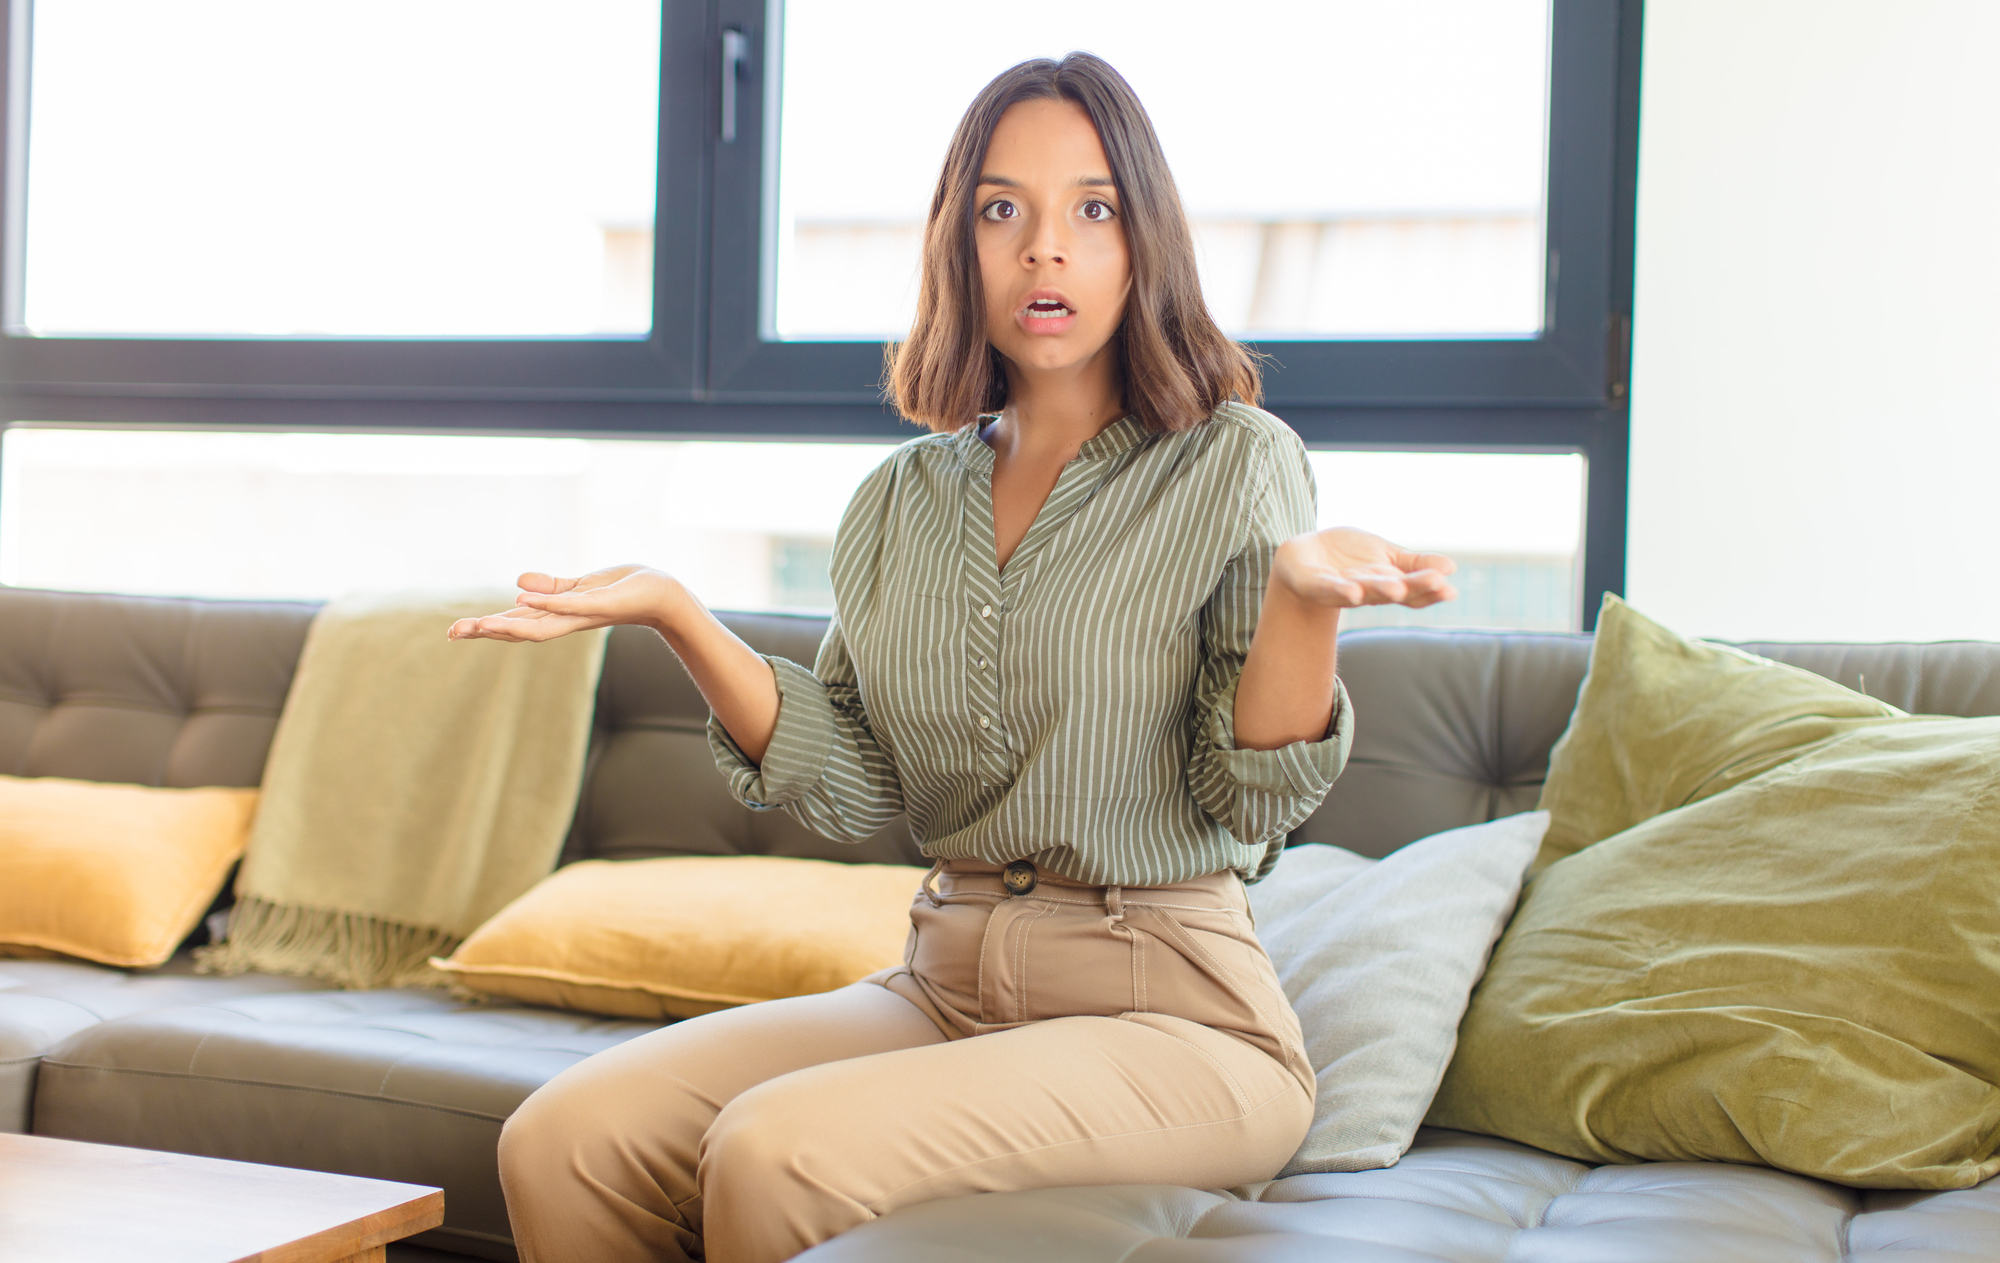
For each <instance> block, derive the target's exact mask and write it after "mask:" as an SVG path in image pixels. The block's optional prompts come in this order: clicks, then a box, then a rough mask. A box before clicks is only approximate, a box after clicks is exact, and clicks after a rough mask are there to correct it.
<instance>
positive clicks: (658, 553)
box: [0, 426, 1583, 630]
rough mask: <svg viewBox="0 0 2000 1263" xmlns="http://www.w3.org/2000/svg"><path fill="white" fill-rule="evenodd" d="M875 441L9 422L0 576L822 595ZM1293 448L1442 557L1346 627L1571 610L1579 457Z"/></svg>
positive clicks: (1531, 621)
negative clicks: (1416, 586)
mask: <svg viewBox="0 0 2000 1263" xmlns="http://www.w3.org/2000/svg"><path fill="white" fill-rule="evenodd" d="M891 450H892V447H891V445H889V444H884V443H866V442H862V443H775V442H774V443H743V442H735V443H727V442H703V441H676V440H662V439H642V440H632V439H624V440H620V439H585V438H541V437H532V438H531V437H506V436H464V435H446V436H439V435H405V434H339V433H326V434H307V433H259V432H246V431H233V432H232V431H174V430H115V429H103V428H62V427H34V426H13V427H10V428H8V429H7V430H6V431H5V432H4V433H0V583H6V584H12V585H16V586H21V587H37V588H58V589H70V590H75V591H109V592H131V593H142V594H151V595H162V596H209V597H254V598H298V599H313V600H317V599H326V598H330V597H335V596H339V595H341V594H343V593H345V592H350V591H354V590H357V589H364V588H372V589H396V588H419V587H433V588H436V587H444V588H466V587H492V588H505V587H506V586H507V585H508V584H510V583H512V582H513V580H514V576H515V575H516V574H517V573H518V572H519V571H521V570H522V569H524V568H534V569H542V570H547V571H549V572H551V573H554V574H580V573H583V572H585V571H587V570H590V569H594V568H596V567H598V566H601V565H605V564H608V563H614V562H620V561H645V562H648V563H650V564H654V565H658V566H660V567H661V568H663V569H665V570H668V571H669V572H671V573H673V574H675V575H677V576H679V577H680V578H681V579H683V580H684V581H686V582H687V583H688V584H689V586H690V587H692V588H693V589H694V590H695V591H696V592H698V593H700V594H701V596H702V598H703V599H704V600H705V601H707V602H708V603H709V604H711V605H713V606H717V607H720V608H730V609H795V610H810V611H824V610H827V609H830V608H831V607H832V605H833V590H832V586H831V583H830V581H829V579H828V576H827V563H828V561H829V559H830V557H831V555H832V550H833V536H834V528H835V527H836V526H837V525H838V524H839V521H840V514H841V511H842V510H843V509H844V508H845V507H846V505H847V501H848V498H849V497H850V496H852V495H853V494H854V489H855V487H857V486H858V485H860V482H861V480H862V478H863V477H865V476H866V475H867V473H868V472H869V471H870V470H871V469H873V468H874V467H875V466H876V465H877V464H878V463H880V462H881V460H882V458H883V457H884V456H886V455H887V454H888V453H889V452H890V451H891ZM1311 459H1312V464H1313V473H1314V477H1315V479H1316V480H1317V482H1318V484H1319V489H1320V524H1321V525H1322V526H1333V525H1338V524H1341V523H1344V522H1352V521H1365V522H1367V523H1369V524H1370V525H1372V526H1375V527H1377V528H1379V529H1380V530H1382V531H1383V532H1384V533H1385V534H1387V535H1389V536H1390V537H1391V538H1394V539H1396V540H1398V541H1399V542H1401V543H1405V544H1408V545H1409V546H1411V547H1414V548H1422V549H1435V550H1439V551H1444V552H1448V553H1450V554H1452V556H1453V557H1454V558H1455V559H1456V560H1457V561H1458V562H1459V574H1458V577H1457V580H1456V581H1457V583H1458V586H1459V588H1460V599H1459V600H1457V601H1454V602H1450V603H1448V604H1445V605H1441V606H1436V607H1433V608H1432V609H1429V610H1406V609H1403V608H1401V607H1385V608H1380V609H1368V610H1358V611H1355V612H1353V613H1351V614H1349V615H1348V616H1347V617H1346V619H1345V620H1344V622H1345V625H1346V626H1350V627H1368V626H1382V625H1386V624H1410V625H1418V626H1480V627H1512V628H1530V629H1538V630H1569V629H1571V628H1574V627H1575V626H1576V613H1577V609H1576V585H1575V579H1576V564H1575V563H1576V550H1577V543H1578V535H1579V530H1578V527H1579V521H1580V516H1581V512H1580V510H1581V503H1582V501H1581V495H1582V489H1583V477H1582V468H1581V461H1580V460H1579V459H1578V458H1576V457H1574V456H1562V455H1515V454H1507V455H1494V454H1456V453H1443V454H1440V453H1416V452H1328V451H1319V452H1314V453H1312V457H1311ZM745 486H755V487H757V488H759V489H760V494H757V495H753V496H746V495H744V494H743V493H742V489H743V488H744V487H745ZM223 541H226V546H219V545H221V544H222V543H223Z"/></svg>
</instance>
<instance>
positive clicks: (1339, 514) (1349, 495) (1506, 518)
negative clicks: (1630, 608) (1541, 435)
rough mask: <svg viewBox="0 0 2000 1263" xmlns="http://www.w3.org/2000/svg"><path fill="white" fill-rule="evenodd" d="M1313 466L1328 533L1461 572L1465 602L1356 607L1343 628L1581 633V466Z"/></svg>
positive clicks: (1413, 456)
mask: <svg viewBox="0 0 2000 1263" xmlns="http://www.w3.org/2000/svg"><path fill="white" fill-rule="evenodd" d="M1310 459H1311V461H1312V469H1313V480H1314V481H1315V482H1316V483H1317V484H1318V486H1319V524H1320V526H1321V527H1322V528H1324V527H1329V526H1361V527H1365V528H1367V529H1369V530H1372V531H1375V532H1377V533H1378V534H1381V535H1384V536H1387V537H1388V538H1389V539H1392V540H1394V541H1395V542H1397V543H1398V544H1401V545H1403V546H1404V547H1406V548H1414V549H1417V550H1419V551H1421V552H1441V553H1445V554H1447V555H1448V556H1450V557H1451V559H1452V560H1453V561H1456V562H1457V563H1458V572H1457V573H1456V574H1454V575H1453V576H1452V582H1453V584H1454V585H1456V586H1457V588H1458V599H1457V600H1455V601H1446V602H1444V603H1443V604H1441V605H1433V606H1431V607H1430V608H1428V609H1422V610H1411V609H1405V608H1403V607H1402V606H1400V605H1382V606H1370V607H1368V608H1365V609H1359V610H1349V611H1347V612H1346V613H1344V614H1342V615H1341V620H1340V622H1341V626H1342V627H1343V628H1355V627H1503V628H1512V629H1518V630H1525V631H1575V630H1577V629H1578V628H1579V627H1581V626H1582V622H1581V620H1580V617H1579V615H1580V613H1581V610H1580V606H1579V598H1580V587H1579V583H1580V580H1581V575H1582V568H1583V567H1582V550H1581V545H1582V537H1583V509H1584V501H1583V493H1584V485H1585V484H1584V474H1585V465H1584V459H1583V457H1581V456H1578V455H1574V454H1570V453H1558V454H1551V455H1544V454H1539V453H1536V454H1525V453H1512V452H1509V453H1486V452H1480V453H1461V452H1328V451H1315V452H1312V453H1311V454H1310Z"/></svg>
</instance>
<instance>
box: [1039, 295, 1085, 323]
mask: <svg viewBox="0 0 2000 1263" xmlns="http://www.w3.org/2000/svg"><path fill="white" fill-rule="evenodd" d="M1075 314H1076V313H1075V312H1074V311H1071V310H1070V309H1069V308H1067V307H1065V306H1063V305H1062V304H1061V303H1060V302H1057V301H1056V300H1055V299H1053V298H1037V299H1036V300H1035V301H1034V302H1032V303H1029V304H1028V319H1030V320H1060V319H1062V318H1063V317H1064V316H1074V315H1075Z"/></svg>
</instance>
